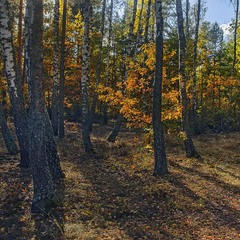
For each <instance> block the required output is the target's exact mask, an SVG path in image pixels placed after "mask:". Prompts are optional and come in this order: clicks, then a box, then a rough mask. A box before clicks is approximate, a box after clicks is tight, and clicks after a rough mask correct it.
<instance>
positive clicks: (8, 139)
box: [0, 103, 19, 155]
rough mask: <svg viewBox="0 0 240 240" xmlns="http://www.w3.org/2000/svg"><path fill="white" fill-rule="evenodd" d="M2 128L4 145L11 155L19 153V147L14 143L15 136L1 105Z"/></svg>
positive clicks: (0, 119) (0, 124) (0, 118)
mask: <svg viewBox="0 0 240 240" xmlns="http://www.w3.org/2000/svg"><path fill="white" fill-rule="evenodd" d="M0 128H1V132H2V136H3V140H4V143H5V145H6V148H7V150H8V153H9V154H10V155H15V154H17V153H19V150H18V147H17V145H16V143H15V141H14V138H13V135H12V133H11V131H10V129H9V127H8V125H7V120H6V118H5V116H4V111H3V106H2V104H1V103H0Z"/></svg>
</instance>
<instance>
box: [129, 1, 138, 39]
mask: <svg viewBox="0 0 240 240" xmlns="http://www.w3.org/2000/svg"><path fill="white" fill-rule="evenodd" d="M137 3H138V0H134V3H133V14H132V21H131V23H130V31H129V35H130V37H131V35H132V34H133V31H134V24H135V21H136V15H137Z"/></svg>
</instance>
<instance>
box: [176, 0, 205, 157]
mask: <svg viewBox="0 0 240 240" xmlns="http://www.w3.org/2000/svg"><path fill="white" fill-rule="evenodd" d="M176 11H177V21H178V38H179V88H180V102H181V104H182V119H181V121H182V122H181V125H182V135H183V140H184V146H185V151H186V156H187V157H196V158H200V155H199V153H198V152H197V150H196V149H195V146H194V144H193V141H192V136H191V129H190V122H189V116H188V97H187V90H186V74H185V52H186V40H185V34H184V24H183V12H182V2H181V0H176Z"/></svg>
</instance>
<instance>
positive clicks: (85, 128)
mask: <svg viewBox="0 0 240 240" xmlns="http://www.w3.org/2000/svg"><path fill="white" fill-rule="evenodd" d="M91 11H92V5H91V2H90V0H89V1H88V0H85V9H84V37H83V48H82V78H81V85H82V138H83V144H84V147H85V152H86V153H90V152H92V151H93V146H92V142H91V139H90V131H89V96H88V94H89V93H88V92H89V72H90V37H89V32H90V22H91Z"/></svg>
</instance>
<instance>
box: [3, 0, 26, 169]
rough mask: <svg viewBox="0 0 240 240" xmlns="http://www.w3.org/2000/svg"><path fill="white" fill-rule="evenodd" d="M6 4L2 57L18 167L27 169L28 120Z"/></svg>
mask: <svg viewBox="0 0 240 240" xmlns="http://www.w3.org/2000/svg"><path fill="white" fill-rule="evenodd" d="M9 21H10V20H9V16H8V3H7V1H6V0H2V1H0V39H1V45H2V55H3V61H4V65H5V70H6V77H7V82H8V91H9V95H10V100H11V104H12V107H13V118H14V124H15V129H16V135H17V138H18V142H19V147H20V154H21V160H20V167H29V143H28V119H27V113H26V110H25V108H24V99H23V92H22V85H21V80H20V78H19V76H18V75H17V67H16V59H15V53H14V50H13V39H12V33H11V31H10V29H9V28H10V23H9Z"/></svg>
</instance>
